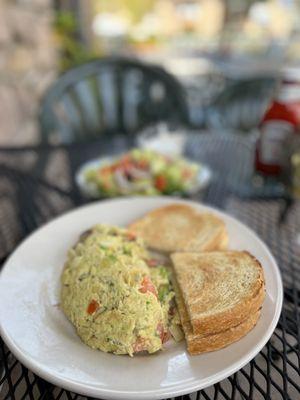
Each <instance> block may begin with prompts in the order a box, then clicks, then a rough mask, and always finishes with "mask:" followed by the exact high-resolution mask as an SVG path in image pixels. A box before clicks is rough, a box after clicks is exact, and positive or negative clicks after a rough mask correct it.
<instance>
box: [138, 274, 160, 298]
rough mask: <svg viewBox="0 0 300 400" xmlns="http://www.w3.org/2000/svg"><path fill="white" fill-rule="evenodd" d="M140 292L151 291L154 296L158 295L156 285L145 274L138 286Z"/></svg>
mask: <svg viewBox="0 0 300 400" xmlns="http://www.w3.org/2000/svg"><path fill="white" fill-rule="evenodd" d="M139 291H140V292H141V293H148V292H150V293H153V294H154V296H156V297H157V296H158V294H157V290H156V287H155V286H154V285H153V283H152V281H151V279H150V278H149V277H148V276H145V277H144V278H143V280H142V282H141V287H140V288H139Z"/></svg>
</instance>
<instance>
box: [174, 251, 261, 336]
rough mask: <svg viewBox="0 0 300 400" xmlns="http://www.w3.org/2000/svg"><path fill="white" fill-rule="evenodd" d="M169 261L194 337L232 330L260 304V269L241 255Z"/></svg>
mask: <svg viewBox="0 0 300 400" xmlns="http://www.w3.org/2000/svg"><path fill="white" fill-rule="evenodd" d="M171 260H172V263H173V266H174V270H175V275H176V280H177V282H178V286H179V288H180V291H181V293H182V294H183V299H184V304H185V307H186V310H187V315H188V318H187V319H188V320H189V321H190V324H191V327H192V330H193V333H194V334H204V335H205V334H206V335H207V334H216V333H218V332H221V331H225V330H227V329H230V328H232V327H235V326H237V325H239V324H241V323H242V322H244V321H245V320H246V319H247V318H248V317H249V316H251V315H253V314H254V313H256V312H257V310H258V309H259V308H260V307H261V305H262V303H263V300H264V297H265V285H264V276H263V270H262V267H261V265H260V263H259V262H258V261H257V260H256V259H255V258H254V257H253V256H252V255H251V254H249V253H247V252H245V251H243V252H242V251H219V252H211V253H174V254H172V255H171Z"/></svg>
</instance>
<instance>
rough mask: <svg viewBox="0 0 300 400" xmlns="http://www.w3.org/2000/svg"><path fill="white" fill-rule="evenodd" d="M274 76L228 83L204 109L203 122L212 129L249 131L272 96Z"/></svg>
mask: <svg viewBox="0 0 300 400" xmlns="http://www.w3.org/2000/svg"><path fill="white" fill-rule="evenodd" d="M276 87H277V79H276V78H275V77H268V78H265V77H261V78H253V79H247V80H241V81H236V82H231V83H229V84H228V85H227V86H226V87H225V89H224V90H223V91H222V92H221V93H220V94H219V95H218V96H217V98H216V99H215V100H214V102H213V104H211V105H210V107H209V109H208V111H207V118H206V122H207V125H208V126H209V127H210V128H213V129H234V130H239V131H249V130H251V129H254V128H257V126H258V125H259V123H260V121H261V118H262V117H263V115H264V113H265V111H266V109H267V108H268V106H269V105H270V102H271V100H272V98H273V96H274V93H275V90H276Z"/></svg>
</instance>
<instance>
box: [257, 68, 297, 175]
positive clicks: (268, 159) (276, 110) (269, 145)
mask: <svg viewBox="0 0 300 400" xmlns="http://www.w3.org/2000/svg"><path fill="white" fill-rule="evenodd" d="M299 128H300V69H297V68H286V69H285V70H284V71H283V74H282V80H281V83H280V86H279V88H278V91H277V94H276V96H275V99H274V100H273V102H272V104H271V105H270V107H269V109H268V110H267V111H266V113H265V115H264V117H263V119H262V122H261V123H260V136H259V139H258V140H257V144H256V152H255V169H256V171H257V172H259V173H261V174H263V175H265V176H274V177H278V176H280V175H281V174H282V172H283V170H284V168H285V167H286V164H287V162H288V161H287V160H288V152H289V146H290V143H291V142H293V137H294V135H297V136H298V135H299V131H300V130H299Z"/></svg>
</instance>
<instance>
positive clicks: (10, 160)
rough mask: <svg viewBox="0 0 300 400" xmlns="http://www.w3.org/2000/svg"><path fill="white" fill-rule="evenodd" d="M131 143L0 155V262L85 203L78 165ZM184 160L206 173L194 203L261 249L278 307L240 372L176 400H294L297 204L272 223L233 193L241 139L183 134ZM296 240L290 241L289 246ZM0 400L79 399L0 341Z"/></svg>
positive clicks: (298, 324) (272, 210)
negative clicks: (273, 270)
mask: <svg viewBox="0 0 300 400" xmlns="http://www.w3.org/2000/svg"><path fill="white" fill-rule="evenodd" d="M131 145H132V141H131V140H127V139H126V138H122V137H120V138H115V140H113V141H112V140H109V141H105V140H99V141H97V142H93V143H87V144H81V145H70V146H52V147H51V146H49V147H48V146H40V147H38V148H37V147H28V148H23V149H0V263H1V265H3V262H4V261H5V259H6V257H7V256H8V255H9V254H10V253H11V252H12V251H13V249H14V248H15V247H16V245H17V244H18V243H19V242H20V241H21V240H22V239H23V238H24V237H26V236H27V235H28V234H29V233H30V232H32V231H33V230H34V229H36V228H37V227H38V226H40V225H41V224H43V223H45V222H46V221H48V220H50V219H52V218H53V217H54V216H57V215H59V214H61V213H62V212H64V211H66V210H69V209H71V208H73V207H76V206H78V205H81V204H84V203H85V202H86V201H87V200H86V199H84V198H82V197H81V195H80V193H79V192H78V191H77V189H76V186H75V185H74V172H75V170H76V168H77V167H78V166H79V165H80V164H81V163H82V162H83V161H84V160H86V159H89V158H91V157H94V156H96V155H99V154H105V153H107V152H110V153H111V152H116V153H118V152H120V151H121V150H124V149H125V148H126V147H129V146H131ZM186 154H187V155H189V157H191V158H193V159H195V160H199V161H202V162H205V163H207V164H209V165H210V166H211V167H212V169H213V171H214V179H213V181H212V183H211V185H210V187H209V188H208V189H207V190H206V191H205V193H202V194H201V195H199V196H196V197H195V200H198V201H199V200H201V201H203V202H204V203H207V204H210V205H213V206H216V207H219V208H221V209H223V210H225V211H227V212H228V213H230V214H232V215H233V216H235V217H237V218H238V219H240V220H241V221H243V222H244V223H246V224H247V225H249V226H250V227H252V228H253V229H254V230H255V231H256V232H257V233H258V235H259V236H260V237H261V238H262V239H263V240H264V241H265V242H266V243H267V244H268V245H269V247H270V249H271V251H272V252H273V254H274V256H275V257H276V259H277V261H278V264H279V267H280V269H281V273H282V278H283V284H284V305H283V311H282V314H281V317H280V321H279V323H278V326H277V328H276V330H275V332H274V334H273V336H272V338H271V339H270V341H269V342H268V343H267V345H266V346H265V347H264V348H263V350H262V351H261V352H260V353H259V354H258V355H257V356H256V357H255V359H254V360H252V361H251V362H250V363H249V364H248V365H246V366H245V367H244V368H242V369H241V370H240V371H238V372H237V373H235V374H234V375H232V376H230V377H229V378H227V379H225V380H223V381H222V382H220V383H218V384H216V385H214V386H212V387H210V388H207V389H205V390H202V391H200V392H198V393H193V394H191V395H186V396H182V397H181V398H182V399H192V400H193V399H214V400H216V399H218V400H223V399H225V400H228V399H234V400H239V399H243V400H244V399H245V400H250V399H252V400H256V399H258V400H259V399H272V400H273V399H274V400H277V399H285V400H298V399H300V349H299V343H300V238H299V236H300V235H299V234H300V204H299V203H297V202H295V203H294V205H293V207H292V208H291V209H290V211H289V213H288V216H287V218H286V219H285V221H284V222H283V223H281V224H279V220H280V213H281V208H282V204H281V201H280V200H279V199H278V200H272V201H270V200H259V199H245V198H242V197H241V196H240V195H239V190H238V188H239V187H240V186H245V184H247V182H249V181H250V179H251V176H252V166H253V159H252V158H253V148H252V145H251V142H249V141H248V140H246V139H243V138H241V137H233V136H232V137H229V136H228V137H225V136H219V135H205V134H204V135H199V134H190V135H189V139H188V141H187V146H186ZM297 238H298V240H297ZM0 399H1V400H2V399H3V400H4V399H17V400H19V399H34V400H35V399H85V397H83V396H79V395H77V394H75V393H70V392H67V391H65V390H63V389H61V388H57V387H54V386H53V385H52V384H50V383H48V382H46V381H44V380H43V379H41V378H39V377H38V376H36V375H35V374H33V373H32V372H31V371H29V370H28V369H27V368H25V367H24V366H23V365H21V364H20V363H19V362H18V361H17V360H16V359H15V358H14V356H13V355H12V354H11V352H10V351H9V350H8V349H7V347H6V346H5V344H4V343H3V341H2V340H1V339H0Z"/></svg>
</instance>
